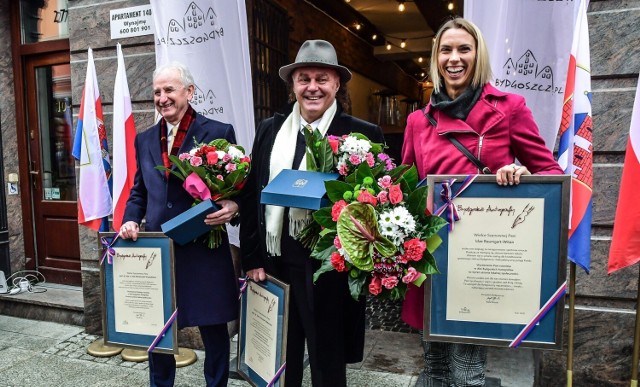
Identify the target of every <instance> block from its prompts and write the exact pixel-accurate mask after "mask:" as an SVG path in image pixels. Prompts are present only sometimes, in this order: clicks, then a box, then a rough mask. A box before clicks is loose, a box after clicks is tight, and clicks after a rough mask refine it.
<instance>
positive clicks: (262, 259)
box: [240, 106, 384, 363]
mask: <svg viewBox="0 0 640 387" xmlns="http://www.w3.org/2000/svg"><path fill="white" fill-rule="evenodd" d="M286 118H287V116H285V115H282V114H276V115H274V116H273V117H271V118H268V119H266V120H264V121H262V122H261V123H260V125H259V126H258V129H257V131H256V137H255V139H254V143H253V152H252V169H251V173H250V174H249V179H248V181H247V184H246V185H245V187H244V190H243V196H242V211H241V216H240V218H241V227H240V249H241V252H242V267H243V269H244V270H245V271H248V270H251V269H255V268H260V267H263V268H265V270H266V271H267V273H273V272H274V271H275V270H274V267H273V263H272V259H271V258H270V257H267V248H266V243H265V241H266V237H265V235H266V227H265V220H264V206H263V205H261V204H260V192H261V191H262V189H263V188H264V187H265V186H266V185H267V184H268V182H269V165H270V163H269V160H270V158H271V152H272V148H273V143H274V141H275V138H276V134H277V133H278V131H279V130H280V128H281V127H282V124H283V122H284V121H285V119H286ZM352 132H359V133H362V134H364V135H365V136H367V137H368V138H369V139H370V140H371V141H373V142H377V143H384V137H383V135H382V130H381V129H380V127H379V126H377V125H373V124H371V123H369V122H366V121H363V120H360V119H358V118H355V117H352V116H350V115H348V114H346V113H344V112H343V111H342V109H341V108H340V107H339V106H338V110H337V111H336V114H335V117H334V118H333V120H332V121H331V124H330V125H329V130H328V131H327V134H331V135H336V136H342V135H344V134H349V133H352ZM274 157H277V156H274ZM285 222H286V221H285ZM306 252H307V257H306V259H308V260H312V261H313V262H311V265H310V266H312V267H313V268H314V269H315V268H317V267H319V261H316V260H314V259H313V258H310V257H309V254H310V251H308V250H306ZM301 259H305V258H302V257H301ZM346 283H347V273H338V272H337V271H335V270H334V271H331V272H328V273H324V274H322V275H321V276H320V278H319V279H318V281H317V282H316V284H315V285H314V284H313V283H311V281H309V283H308V287H314V290H313V292H314V297H313V298H314V300H315V303H316V309H321V310H326V309H328V308H331V305H328V304H333V305H336V306H337V305H343V307H344V309H345V310H344V315H345V316H346V317H345V321H342V322H336V321H335V319H334V318H333V316H331V315H327V316H316V321H317V324H318V325H325V326H331V325H332V324H333V325H334V326H333V328H334V329H336V330H343V331H344V337H345V338H347V340H345V342H344V348H345V356H346V360H347V362H349V363H353V362H358V361H360V360H362V354H363V346H364V309H365V303H364V300H361V301H360V302H355V301H353V299H351V296H350V294H349V292H348V290H347V289H348V287H347V285H346ZM336 288H344V292H343V293H342V298H343V300H341V301H340V302H336V300H333V299H331V298H330V297H331V296H327V292H325V291H324V290H323V289H336ZM328 292H335V290H328ZM323 294H324V296H323ZM318 303H321V304H322V305H318ZM336 323H337V324H341V325H343V326H335V324H336ZM318 340H319V341H320V340H336V337H334V336H330V335H327V337H324V338H323V337H320V338H319V339H318Z"/></svg>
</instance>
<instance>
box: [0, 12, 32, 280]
mask: <svg viewBox="0 0 640 387" xmlns="http://www.w3.org/2000/svg"><path fill="white" fill-rule="evenodd" d="M10 1H11V0H0V10H2V12H0V36H4V37H5V38H4V39H2V40H0V52H1V53H2V55H0V95H1V96H2V98H0V115H1V116H2V117H1V123H0V126H1V127H2V132H1V133H0V135H2V156H3V160H2V166H3V168H4V171H3V172H4V178H5V180H6V179H7V177H8V175H9V174H10V173H19V166H18V132H17V130H16V109H15V106H16V100H15V89H14V84H13V79H14V78H13V55H12V51H11V39H9V37H10V36H11V20H10V19H11V18H10V15H11V13H10V12H9V10H10V8H11V7H10V4H9V3H10ZM20 184H22V185H21V186H20V191H19V192H20V193H21V192H22V191H23V189H25V187H26V188H28V187H29V182H20ZM25 184H26V185H25ZM20 198H21V195H7V196H6V198H5V200H6V204H7V208H6V211H7V220H8V224H9V252H10V255H11V272H12V273H14V272H16V271H18V270H22V269H24V265H25V255H24V254H25V253H24V238H23V236H22V202H21V201H20ZM5 274H7V273H5Z"/></svg>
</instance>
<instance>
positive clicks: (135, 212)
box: [123, 114, 238, 327]
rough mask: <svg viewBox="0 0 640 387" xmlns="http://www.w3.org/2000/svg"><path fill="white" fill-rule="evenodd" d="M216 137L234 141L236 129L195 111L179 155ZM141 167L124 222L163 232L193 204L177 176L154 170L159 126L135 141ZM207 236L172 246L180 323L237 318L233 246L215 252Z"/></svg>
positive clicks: (199, 323) (225, 243)
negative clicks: (132, 222) (165, 226)
mask: <svg viewBox="0 0 640 387" xmlns="http://www.w3.org/2000/svg"><path fill="white" fill-rule="evenodd" d="M217 138H224V139H226V140H227V141H229V142H231V143H235V142H236V138H235V132H234V130H233V127H232V126H231V125H229V124H223V123H221V122H218V121H213V120H210V119H208V118H205V117H203V116H201V115H200V114H196V119H195V121H194V122H193V123H192V124H191V126H190V127H189V129H188V131H187V133H186V136H185V139H184V142H183V144H182V146H181V147H180V151H179V153H183V152H188V151H189V150H191V149H192V148H193V147H194V146H195V142H197V143H208V142H210V141H212V140H214V139H217ZM135 149H136V163H137V171H136V176H135V181H134V185H133V188H132V189H131V195H130V197H129V200H128V201H127V206H126V209H125V213H124V219H123V223H124V222H127V221H130V220H132V221H134V222H136V223H138V224H140V222H141V221H142V218H146V226H145V231H161V228H160V225H161V224H162V223H164V222H166V221H167V220H169V219H171V218H173V217H175V216H177V215H179V214H181V213H182V212H184V211H186V210H188V209H189V208H191V205H192V204H193V202H194V199H193V198H192V197H191V196H190V195H189V194H188V193H187V192H186V191H185V189H184V188H183V187H182V181H181V180H180V179H178V178H177V177H175V176H173V175H169V178H168V179H167V178H166V175H165V172H164V171H160V170H157V169H155V167H156V166H158V165H163V162H162V152H161V149H160V124H159V123H158V124H156V125H154V126H152V127H151V128H149V129H148V130H146V131H144V132H142V133H139V134H138V135H137V136H136V139H135ZM206 238H207V235H206V234H205V236H203V237H201V238H199V239H197V240H196V241H195V242H191V243H188V244H186V245H184V246H179V245H177V244H174V257H175V279H176V297H177V306H178V325H179V326H180V327H186V326H202V325H212V324H221V323H226V322H228V321H232V320H235V319H236V318H237V316H238V286H237V284H236V279H235V278H234V277H235V274H234V270H233V262H232V260H231V253H230V251H229V244H228V241H227V239H226V238H223V242H222V245H221V246H220V247H218V248H217V249H215V250H211V249H209V248H208V247H207V244H206Z"/></svg>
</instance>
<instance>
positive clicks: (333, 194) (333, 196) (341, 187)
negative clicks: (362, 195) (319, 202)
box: [324, 180, 353, 203]
mask: <svg viewBox="0 0 640 387" xmlns="http://www.w3.org/2000/svg"><path fill="white" fill-rule="evenodd" d="M324 187H325V188H326V190H327V197H329V200H331V202H333V203H335V202H338V201H340V200H341V199H342V197H343V195H344V193H345V192H347V191H353V186H352V185H351V184H348V183H345V182H343V181H340V180H327V181H325V182H324Z"/></svg>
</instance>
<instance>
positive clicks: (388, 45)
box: [387, 43, 391, 51]
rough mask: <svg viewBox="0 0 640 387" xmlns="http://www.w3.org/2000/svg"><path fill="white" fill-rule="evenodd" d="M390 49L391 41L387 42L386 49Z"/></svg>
mask: <svg viewBox="0 0 640 387" xmlns="http://www.w3.org/2000/svg"><path fill="white" fill-rule="evenodd" d="M389 50H391V43H387V51H389Z"/></svg>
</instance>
